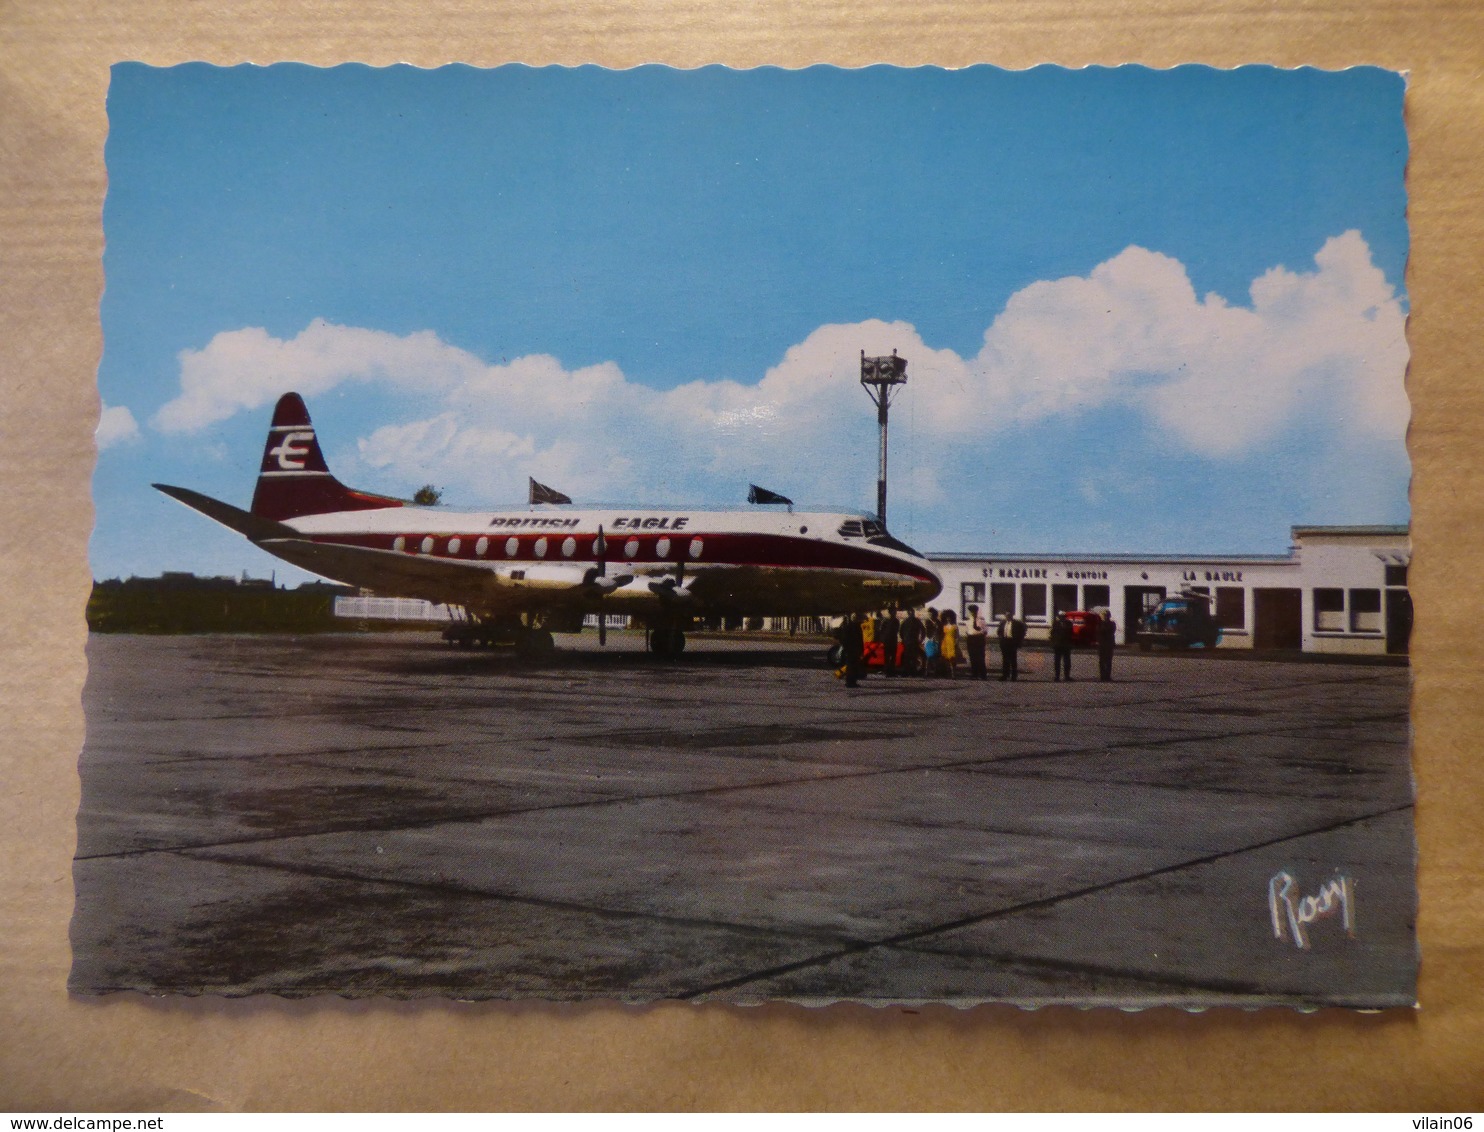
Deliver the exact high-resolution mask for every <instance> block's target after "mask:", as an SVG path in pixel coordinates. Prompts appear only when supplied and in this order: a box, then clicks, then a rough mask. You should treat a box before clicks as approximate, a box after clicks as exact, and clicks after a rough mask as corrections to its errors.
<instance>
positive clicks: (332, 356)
mask: <svg viewBox="0 0 1484 1132" xmlns="http://www.w3.org/2000/svg"><path fill="white" fill-rule="evenodd" d="M179 360H180V396H178V397H176V398H175V399H173V400H171V401H169V402H167V403H166V404H165V405H163V406H162V407H161V408H160V411H159V412H158V413H156V414H155V415H154V418H153V419H152V421H151V423H152V424H153V425H154V426H155V427H156V428H157V429H159V430H160V431H162V432H192V431H195V430H197V429H200V428H204V427H205V426H206V425H210V424H215V423H216V422H217V421H223V420H226V419H227V418H228V417H230V416H233V415H234V414H235V413H237V412H239V411H241V410H243V409H256V408H259V407H261V406H263V405H266V404H269V403H271V402H272V401H273V400H275V399H276V398H277V397H278V396H279V395H280V394H282V393H287V392H289V391H291V390H292V391H295V392H298V393H302V394H304V395H305V396H306V397H312V396H314V395H315V394H319V393H324V392H326V391H328V390H330V389H333V388H334V387H335V386H337V385H339V384H341V383H342V382H345V381H368V382H369V381H379V382H385V383H387V384H390V385H397V386H402V387H404V388H408V389H416V390H421V391H425V392H428V393H440V392H446V391H447V390H449V389H451V388H454V387H456V386H458V385H461V384H464V383H466V382H469V381H472V380H474V379H475V378H476V377H477V376H478V375H479V373H480V372H481V371H483V370H484V368H485V366H484V363H483V362H481V361H480V360H479V359H478V358H476V357H474V355H472V354H470V353H468V352H467V351H464V350H460V349H458V348H457V347H454V346H449V345H447V344H445V343H443V342H441V341H440V340H439V339H438V336H437V335H436V334H434V333H433V332H432V331H429V330H424V331H419V332H418V333H416V334H408V335H405V336H400V337H399V336H398V335H395V334H388V333H386V332H385V331H382V330H366V329H362V328H360V327H354V326H336V325H335V324H333V323H329V322H325V321H324V320H323V319H315V320H314V321H313V322H311V323H310V324H309V325H308V326H307V327H306V328H305V329H304V330H303V331H302V332H300V333H299V334H298V335H297V336H296V337H294V338H291V339H289V340H287V341H284V340H283V339H281V338H274V337H273V336H272V335H270V334H269V333H268V332H267V331H266V330H264V329H262V328H261V327H245V328H243V329H241V330H229V331H224V332H223V333H221V334H218V335H216V336H215V337H214V338H212V340H211V341H210V342H208V343H207V344H206V346H205V347H204V348H203V349H200V350H182V351H181V353H180V355H179Z"/></svg>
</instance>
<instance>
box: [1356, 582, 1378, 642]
mask: <svg viewBox="0 0 1484 1132" xmlns="http://www.w3.org/2000/svg"><path fill="white" fill-rule="evenodd" d="M1350 631H1351V632H1352V633H1379V632H1380V631H1381V591H1380V590H1351V591H1350Z"/></svg>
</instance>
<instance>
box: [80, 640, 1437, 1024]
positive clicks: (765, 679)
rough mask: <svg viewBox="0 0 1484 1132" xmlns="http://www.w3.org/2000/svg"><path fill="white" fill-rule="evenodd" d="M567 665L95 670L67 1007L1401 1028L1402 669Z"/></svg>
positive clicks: (627, 652) (765, 650)
mask: <svg viewBox="0 0 1484 1132" xmlns="http://www.w3.org/2000/svg"><path fill="white" fill-rule="evenodd" d="M558 643H559V647H560V648H561V650H562V651H561V652H560V653H559V654H558V656H557V657H555V658H554V659H553V660H552V661H551V662H550V663H549V664H547V665H544V666H542V667H540V668H534V669H528V668H523V667H522V666H521V665H520V664H518V663H517V661H516V658H515V657H514V655H513V653H510V652H508V651H502V650H496V651H494V652H484V651H463V650H456V649H452V648H450V647H449V646H447V645H444V644H442V643H441V642H439V641H438V640H437V637H436V635H434V634H421V633H417V634H407V633H398V634H368V635H350V634H347V635H336V636H320V637H299V638H294V637H279V636H261V637H254V636H199V637H190V636H182V637H133V636H105V635H94V636H93V637H92V638H91V639H90V640H89V643H88V657H89V662H90V672H89V677H88V684H87V689H86V693H85V700H86V708H87V719H88V732H87V743H86V747H85V749H84V751H83V755H82V760H81V768H80V769H81V776H82V806H81V810H80V812H79V814H78V848H77V860H76V864H75V867H74V875H75V880H76V887H77V907H76V913H75V916H74V919H73V925H72V942H73V970H72V978H71V988H72V990H73V991H75V992H78V993H84V994H101V993H107V992H111V991H118V990H138V991H144V992H147V993H151V994H174V993H183V994H222V995H246V994H256V993H264V992H268V993H274V994H281V995H289V996H303V995H313V994H322V993H333V994H347V995H393V996H404V997H405V996H419V995H446V996H450V997H455V998H466V999H474V998H521V997H540V998H553V999H595V998H596V999H603V998H608V999H622V1000H627V1001H644V1000H651V999H656V998H682V999H727V1000H737V1001H759V1000H766V999H773V998H788V999H793V1000H799V1001H806V1002H826V1001H831V1000H835V999H852V1000H858V1001H866V1002H872V1003H876V1004H886V1003H919V1002H925V1001H938V1002H951V1003H956V1004H969V1003H976V1002H982V1001H988V1000H994V1001H1009V1002H1015V1003H1019V1004H1023V1005H1041V1004H1049V1003H1064V1002H1072V1003H1082V1004H1088V1003H1098V1004H1120V1005H1140V1006H1143V1005H1154V1004H1161V1003H1168V1004H1179V1005H1216V1004H1223V1003H1241V1004H1249V1005H1250V1004H1257V1003H1287V1004H1292V1005H1299V1006H1312V1005H1320V1004H1326V1003H1328V1004H1345V1005H1352V1006H1367V1007H1377V1006H1396V1005H1406V1004H1410V1003H1411V1002H1412V1001H1413V998H1414V991H1415V979H1416V950H1415V935H1414V926H1413V925H1414V920H1415V910H1416V896H1415V888H1414V882H1413V874H1414V842H1413V834H1412V784H1411V775H1410V769H1409V762H1408V743H1409V727H1408V714H1407V712H1408V680H1409V674H1408V670H1407V669H1406V668H1404V667H1385V666H1375V665H1359V664H1333V663H1328V664H1315V663H1310V662H1307V661H1304V660H1302V659H1294V660H1289V661H1279V662H1269V663H1262V662H1257V661H1255V660H1252V661H1239V660H1232V659H1231V658H1229V657H1225V656H1223V657H1217V656H1209V657H1207V656H1201V655H1199V654H1191V655H1180V656H1171V655H1164V654H1159V653H1155V654H1149V655H1145V654H1138V653H1135V654H1128V653H1123V652H1120V654H1119V656H1118V660H1117V669H1116V672H1115V676H1116V679H1115V681H1114V682H1113V683H1107V684H1104V683H1099V682H1098V681H1097V680H1096V679H1095V674H1096V673H1095V669H1096V661H1095V658H1093V657H1092V656H1091V655H1089V654H1084V653H1079V654H1077V656H1076V659H1075V660H1074V665H1075V667H1074V676H1075V679H1074V680H1073V681H1072V682H1071V683H1053V682H1052V680H1051V678H1050V656H1049V655H1048V654H1045V653H1038V652H1026V653H1023V654H1022V659H1023V662H1024V663H1025V666H1026V667H1028V668H1029V669H1031V671H1030V672H1028V673H1026V674H1024V675H1023V676H1022V679H1021V680H1020V681H1018V682H1015V683H1001V682H999V681H997V680H995V679H993V678H991V680H990V681H988V682H978V681H969V680H964V679H959V680H955V681H948V680H925V679H910V680H909V679H898V680H885V679H882V678H881V677H879V676H872V677H871V678H869V679H867V680H866V681H865V682H864V683H863V685H862V686H861V687H860V688H858V689H846V688H845V687H844V686H843V684H842V683H841V682H840V681H838V680H835V679H833V678H832V676H831V673H830V672H829V671H828V670H827V669H826V668H825V666H824V663H823V654H824V646H823V645H821V644H819V643H818V642H803V643H791V642H788V641H777V640H771V641H735V640H730V639H720V640H704V639H702V640H697V639H694V638H693V639H692V642H691V644H690V647H689V648H688V649H687V651H686V653H685V654H684V656H683V657H681V658H680V659H679V660H677V661H673V662H661V661H657V660H654V659H652V658H650V657H648V656H646V655H644V654H643V652H642V638H640V637H638V636H637V635H631V634H613V635H612V636H611V637H610V641H609V646H608V647H607V648H606V649H604V650H601V651H600V650H598V648H597V642H596V640H595V639H594V636H593V634H590V633H589V634H583V635H581V636H574V637H558ZM1285 874H1286V875H1287V876H1288V877H1289V878H1290V880H1291V883H1289V884H1287V885H1285V884H1283V883H1282V882H1281V880H1279V881H1275V879H1274V878H1281V877H1282V876H1283V875H1285ZM1340 877H1345V878H1347V879H1348V888H1347V889H1346V890H1345V891H1346V893H1348V897H1347V902H1348V904H1349V911H1350V917H1351V921H1352V922H1351V923H1350V925H1349V927H1348V930H1347V927H1346V924H1345V923H1344V917H1343V916H1342V915H1341V914H1340V913H1341V909H1340V907H1339V901H1338V899H1337V897H1336V895H1335V894H1336V893H1338V892H1339V891H1340V889H1339V886H1338V884H1336V885H1335V886H1334V887H1333V888H1332V889H1331V895H1330V898H1329V899H1328V900H1327V901H1326V900H1323V899H1320V897H1321V889H1322V886H1324V885H1325V884H1326V883H1329V882H1336V881H1337V880H1338V878H1340ZM1305 896H1307V897H1311V898H1313V899H1311V900H1310V902H1309V903H1307V904H1305V903H1304V901H1303V897H1305ZM1325 904H1328V905H1330V906H1331V907H1330V914H1328V915H1317V913H1319V912H1321V911H1323V906H1324V905H1325ZM1290 917H1292V918H1293V919H1296V920H1297V921H1298V926H1299V929H1300V931H1301V932H1303V934H1304V935H1305V936H1306V942H1307V944H1308V946H1307V948H1301V947H1299V946H1297V945H1296V943H1295V941H1294V938H1293V931H1292V929H1293V924H1292V922H1291V919H1290ZM1306 918H1310V919H1312V922H1307V923H1305V922H1303V921H1304V920H1305V919H1306ZM1275 925H1276V926H1277V927H1276V928H1275ZM1278 929H1281V931H1282V933H1283V938H1279V935H1278V934H1277V930H1278Z"/></svg>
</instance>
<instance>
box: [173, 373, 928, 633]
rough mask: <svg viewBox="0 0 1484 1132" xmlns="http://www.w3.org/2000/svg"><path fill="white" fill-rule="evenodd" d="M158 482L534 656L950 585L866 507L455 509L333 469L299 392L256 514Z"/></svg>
mask: <svg viewBox="0 0 1484 1132" xmlns="http://www.w3.org/2000/svg"><path fill="white" fill-rule="evenodd" d="M154 486H155V487H156V488H157V489H158V490H160V491H162V492H164V493H165V494H166V495H168V496H170V497H171V498H173V499H176V500H178V501H179V502H181V503H184V504H186V505H187V506H188V507H193V508H195V509H196V510H197V511H200V512H201V513H202V514H203V515H206V516H207V517H208V518H211V519H214V520H216V521H217V522H218V523H221V524H223V525H224V526H226V527H229V528H231V529H232V530H234V531H236V532H238V533H239V534H241V535H244V536H245V537H246V538H247V539H248V540H249V541H250V542H252V543H253V544H254V545H256V546H258V547H261V548H262V549H263V550H265V551H267V552H268V553H269V554H273V555H275V556H277V557H278V558H281V559H283V560H284V561H285V562H290V563H293V564H294V565H295V566H298V567H300V568H302V569H304V570H308V571H309V572H311V573H313V574H317V575H320V576H321V577H324V578H328V579H331V580H333V581H337V582H343V583H346V584H348V585H353V586H359V587H361V588H363V589H366V590H369V591H371V592H373V593H376V594H379V595H382V596H387V597H415V598H424V599H427V600H428V601H432V602H435V603H439V604H446V605H450V606H462V607H463V608H464V609H465V610H466V611H467V612H468V615H469V618H470V624H471V625H473V626H475V627H476V631H477V633H478V636H479V639H480V640H482V641H484V642H486V643H494V642H496V641H502V642H510V643H514V644H516V645H517V646H518V647H520V648H521V649H523V650H524V651H526V652H528V653H532V654H540V653H543V652H547V651H549V650H550V649H551V648H552V647H553V641H552V635H551V634H552V632H553V631H556V632H576V631H578V630H580V629H581V627H582V621H583V618H584V617H585V616H586V615H588V614H600V615H609V614H618V615H627V616H629V617H631V618H633V619H636V620H637V621H638V622H639V623H640V624H642V625H643V626H644V627H645V628H646V629H648V630H649V633H648V641H649V648H650V650H651V651H653V652H655V653H657V654H659V655H661V656H674V655H676V654H678V653H679V652H680V651H681V650H682V649H684V647H685V630H686V629H687V628H688V627H689V626H690V624H691V623H692V621H693V620H694V619H695V618H697V617H716V616H721V617H739V616H740V617H765V616H771V617H803V616H835V615H840V614H846V613H854V612H862V611H868V610H875V609H884V608H886V607H887V606H889V605H921V604H923V603H924V602H927V601H931V600H932V599H933V598H934V597H935V596H936V595H937V594H938V592H939V591H940V590H941V589H942V582H941V580H940V579H939V577H938V575H937V573H936V572H935V571H934V569H933V567H932V566H931V565H929V563H928V562H927V561H926V560H925V559H924V558H923V557H922V555H921V554H919V553H918V552H917V551H915V550H913V549H912V548H911V547H910V546H908V545H907V544H905V543H903V542H901V541H899V540H897V539H895V538H893V537H892V536H891V535H890V534H888V533H887V532H886V530H885V528H884V527H882V525H881V524H880V523H878V522H876V520H875V519H873V518H870V517H868V516H865V515H861V514H849V513H831V512H798V513H794V512H792V511H790V512H788V513H781V512H762V511H756V510H748V511H741V510H697V509H689V508H667V509H663V510H656V509H653V508H648V509H641V508H603V509H583V508H573V507H567V506H556V507H554V506H541V507H527V508H524V509H521V508H506V509H501V510H494V511H455V510H452V509H449V508H444V507H422V506H415V505H413V504H410V503H408V502H407V501H405V500H402V499H395V498H392V497H390V496H384V495H374V494H371V493H369V492H365V491H357V490H355V489H353V488H348V487H346V486H345V485H344V484H342V483H341V482H340V481H339V480H337V479H336V478H335V477H334V476H333V475H332V474H331V473H330V470H329V468H328V466H327V465H326V463H325V458H324V455H323V453H322V452H321V450H320V445H319V439H318V437H317V436H316V434H315V431H314V426H313V424H311V423H310V419H309V412H308V410H307V409H306V407H305V405H304V401H303V399H302V398H301V397H300V396H299V395H298V394H297V393H286V394H284V395H283V397H282V398H280V399H279V401H278V405H277V407H276V408H275V410H274V413H273V422H272V425H271V426H270V428H269V430H268V441H267V443H266V445H265V446H264V449H263V460H262V464H261V466H260V468H259V473H258V482H257V489H256V491H255V492H254V494H253V500H252V505H251V507H250V509H249V510H247V511H243V510H241V509H239V508H237V507H233V506H232V505H230V504H227V503H223V502H221V501H220V500H216V499H212V498H211V497H210V496H206V495H202V494H201V493H200V492H196V491H192V490H190V489H189V488H183V487H173V486H170V485H168V484H155V485H154ZM606 622H607V617H606V616H600V617H599V619H598V625H599V633H600V635H602V634H603V627H604V626H605V625H606Z"/></svg>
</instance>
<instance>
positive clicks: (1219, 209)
mask: <svg viewBox="0 0 1484 1132" xmlns="http://www.w3.org/2000/svg"><path fill="white" fill-rule="evenodd" d="M1402 94H1403V81H1402V80H1401V78H1400V77H1399V76H1396V75H1394V74H1391V73H1388V72H1385V71H1381V70H1377V69H1372V68H1358V69H1353V70H1350V71H1345V72H1340V73H1324V72H1319V71H1314V70H1301V71H1279V70H1275V69H1272V68H1266V67H1252V68H1243V69H1240V70H1237V71H1216V70H1212V69H1209V68H1203V67H1184V68H1178V69H1176V70H1173V71H1151V70H1147V69H1144V68H1132V67H1125V68H1117V69H1089V70H1082V71H1068V70H1063V69H1060V68H1053V67H1042V68H1037V69H1035V70H1032V71H1026V72H1005V71H1000V70H997V69H995V68H991V67H976V68H970V69H967V70H961V71H942V70H936V69H911V70H903V69H894V68H887V67H873V68H867V69H864V70H853V71H847V70H839V69H835V68H828V67H816V68H810V69H807V70H803V71H781V70H775V69H764V70H757V71H742V72H738V71H732V70H727V69H725V68H705V69H702V70H698V71H675V70H670V69H666V68H660V67H645V68H640V69H637V70H631V71H622V72H611V71H605V70H601V69H598V68H576V69H565V68H543V69H532V68H526V67H518V66H512V67H504V68H499V69H495V70H475V69H472V68H465V67H449V68H443V69H439V70H433V71H425V70H417V69H415V68H410V67H395V68H389V69H371V68H365V67H358V66H347V67H338V68H333V69H328V70H319V69H314V68H309V67H303V66H297V65H277V66H273V67H267V68H260V67H234V68H216V67H209V66H205V65H200V64H190V65H186V66H181V67H175V68H168V69H156V68H149V67H145V66H142V65H139V64H121V65H119V66H116V67H115V68H114V70H113V81H112V85H111V88H110V92H109V102H108V109H109V124H110V132H109V139H108V143H107V151H106V157H107V165H108V174H109V192H108V197H107V201H106V204H105V209H104V231H105V236H106V239H107V248H106V252H105V259H104V267H105V274H106V291H105V295H104V299H103V304H102V317H103V328H104V356H103V362H102V365H101V367H100V371H99V386H100V391H101V393H102V398H103V402H104V405H105V415H104V418H103V421H102V424H101V427H100V435H99V439H100V448H101V451H100V456H99V464H98V472H97V476H96V479H95V486H94V494H95V498H96V502H97V507H98V519H97V528H96V531H95V535H94V539H93V544H92V558H93V565H94V573H95V575H96V576H98V577H111V576H117V575H127V574H130V573H138V574H152V573H157V572H158V571H159V570H161V569H191V570H196V571H198V572H234V573H235V572H239V571H241V570H243V569H247V570H249V571H250V572H252V573H253V574H255V575H263V574H266V573H267V571H268V570H269V569H270V568H272V564H273V560H271V559H269V558H268V557H267V556H265V555H263V554H262V553H261V552H258V551H256V550H254V549H253V548H251V547H249V546H247V545H246V544H244V543H242V542H241V540H239V539H237V538H236V536H233V535H231V534H230V533H228V532H226V531H222V530H219V529H217V528H215V527H214V525H212V524H209V523H208V522H206V521H205V520H204V519H201V518H199V517H197V516H194V515H193V514H191V513H189V512H187V511H186V510H185V509H183V508H181V507H180V506H179V505H178V504H176V503H173V502H172V501H170V500H168V499H166V498H164V497H162V496H159V495H157V493H155V492H153V491H151V490H150V489H149V487H148V484H149V483H150V482H151V481H156V480H161V481H165V482H170V483H178V484H183V485H186V486H190V487H194V488H197V489H199V490H202V491H206V492H207V493H208V494H213V495H218V496H220V497H222V498H225V499H227V500H228V501H231V502H235V503H238V504H240V505H245V504H246V502H247V500H248V499H249V498H250V495H251V490H252V476H253V470H254V468H255V466H256V461H257V457H258V454H259V451H260V446H261V439H262V436H263V431H264V429H265V427H266V424H267V418H268V415H269V413H270V412H271V405H272V402H273V400H274V399H275V397H276V396H277V394H278V393H279V392H282V391H283V390H285V389H288V388H295V389H299V390H300V391H301V392H303V393H304V394H305V396H306V398H307V399H308V401H309V406H310V410H311V412H312V413H313V415H314V418H315V422H316V424H317V425H318V427H319V431H320V435H321V438H322V442H323V443H324V444H325V446H326V451H327V455H328V456H329V459H330V462H331V466H332V468H333V469H334V470H335V471H336V473H337V474H338V475H339V476H340V478H341V479H343V480H345V481H347V482H349V483H352V484H354V485H355V486H361V487H366V488H370V489H374V490H379V491H386V492H390V493H391V494H398V495H404V496H405V495H408V494H410V493H411V492H412V490H414V489H415V488H416V487H417V486H418V485H419V484H422V483H425V482H429V481H431V482H434V483H436V484H438V485H439V486H441V487H443V488H444V489H445V499H446V501H447V502H449V503H450V504H453V505H470V506H481V505H490V504H495V503H509V502H520V501H522V499H523V488H524V484H525V479H526V476H527V475H534V476H536V478H538V479H541V480H543V481H545V482H548V483H552V484H553V485H554V486H557V487H559V488H561V489H562V490H565V491H567V492H568V493H569V494H571V495H572V496H573V497H574V498H575V499H576V500H578V502H585V501H594V502H596V501H620V500H628V501H644V502H653V503H666V502H679V501H684V502H687V503H691V504H695V503H711V504H718V505H740V504H741V503H742V502H743V501H744V500H745V493H746V487H747V483H748V482H750V481H751V482H758V483H762V484H764V485H766V486H769V487H772V488H775V489H776V490H779V491H782V492H784V493H785V494H787V495H790V496H792V497H793V498H794V499H795V500H796V501H798V503H799V504H800V505H803V506H812V505H817V506H829V507H851V508H860V509H870V508H871V507H873V506H874V498H875V460H876V453H875V439H874V411H873V410H872V408H871V405H870V403H869V401H868V400H867V399H866V397H865V395H864V393H863V392H862V391H861V390H860V389H859V388H858V386H857V384H856V378H857V376H858V359H859V353H860V350H862V349H865V350H866V351H867V352H868V353H878V352H880V353H885V352H889V351H890V350H891V349H893V348H896V349H898V350H899V351H900V352H901V353H902V354H903V355H904V356H906V357H907V358H908V360H909V370H908V374H909V382H908V386H907V388H906V389H905V390H904V391H903V393H902V395H901V397H900V398H899V400H898V401H897V403H896V406H895V408H894V412H893V419H892V477H891V511H890V519H891V526H892V527H893V529H894V530H895V531H896V533H898V534H899V535H900V536H901V537H904V538H906V539H908V541H910V542H913V543H914V544H915V545H918V546H920V547H921V548H923V549H930V550H976V551H979V550H983V551H992V550H1002V551H1038V550H1039V551H1047V552H1053V551H1075V550H1083V551H1095V550H1108V551H1114V550H1117V551H1140V550H1143V551H1149V552H1179V551H1191V552H1201V553H1225V552H1260V551H1272V550H1281V549H1282V548H1283V547H1284V546H1285V545H1286V541H1287V531H1288V527H1289V525H1290V524H1292V523H1298V522H1303V523H1325V522H1337V523H1345V522H1405V521H1406V519H1407V515H1408V510H1407V480H1408V465H1407V461H1406V454H1405V449H1404V446H1403V439H1402V438H1403V436H1404V431H1405V426H1406V417H1407V406H1406V402H1405V398H1404V396H1403V394H1402V381H1403V375H1404V369H1405V364H1406V347H1405V341H1404V338H1403V334H1402V331H1403V325H1404V319H1405V313H1406V300H1405V295H1404V293H1403V290H1402V287H1403V271H1404V267H1405V261H1406V254H1407V230H1406V222H1405V203H1406V202H1405V195H1404V185H1403V173H1404V166H1405V161H1406V139H1405V133H1404V129H1403V123H1402ZM279 576H280V577H281V578H282V577H290V578H295V577H299V576H300V575H298V574H296V573H295V572H293V571H292V570H289V569H288V568H286V567H285V568H284V569H283V570H281V571H280V574H279Z"/></svg>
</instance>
